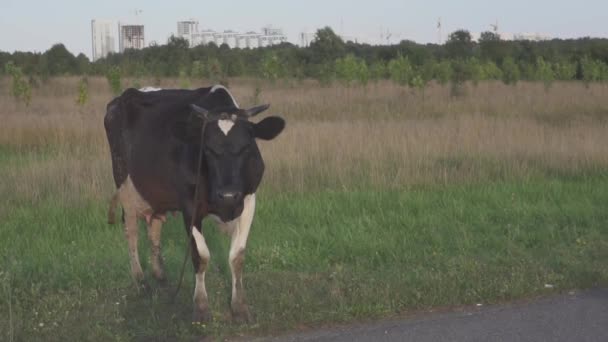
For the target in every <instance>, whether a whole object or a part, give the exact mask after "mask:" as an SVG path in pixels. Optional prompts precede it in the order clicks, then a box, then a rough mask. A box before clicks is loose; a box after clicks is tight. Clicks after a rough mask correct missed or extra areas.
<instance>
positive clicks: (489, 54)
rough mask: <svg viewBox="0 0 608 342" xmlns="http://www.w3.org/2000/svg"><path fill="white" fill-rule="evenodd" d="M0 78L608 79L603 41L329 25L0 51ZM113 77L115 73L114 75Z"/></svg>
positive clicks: (416, 83)
mask: <svg viewBox="0 0 608 342" xmlns="http://www.w3.org/2000/svg"><path fill="white" fill-rule="evenodd" d="M0 65H2V66H5V67H4V68H1V69H0V73H3V74H5V75H14V74H15V73H16V72H21V73H22V74H24V75H27V76H28V77H29V79H30V81H31V80H34V81H35V79H36V78H38V79H40V80H42V81H45V80H46V79H48V78H49V77H52V76H62V75H83V76H95V75H98V76H106V77H108V79H109V80H111V79H116V78H119V77H120V76H123V77H131V78H134V79H139V78H143V77H147V78H149V77H153V78H157V79H160V78H163V77H180V78H181V79H188V80H189V79H197V78H206V79H212V80H217V81H222V80H225V79H226V78H228V77H240V76H246V77H259V78H264V79H269V80H275V79H282V78H296V79H304V78H314V79H317V80H319V82H321V83H331V82H333V81H339V82H343V83H345V84H349V85H351V84H365V83H367V82H369V81H374V80H380V79H391V80H393V81H395V82H397V83H399V84H403V85H409V86H412V87H423V86H424V85H425V84H426V83H428V82H429V81H431V80H435V81H437V82H440V83H447V82H452V83H453V84H460V83H463V82H466V81H473V82H477V81H480V80H502V81H503V82H505V83H507V84H513V83H516V82H518V81H519V80H535V81H536V80H538V81H543V82H545V83H546V84H547V85H550V83H551V82H553V81H555V80H582V81H585V82H595V81H607V80H608V39H593V38H580V39H569V40H561V39H553V40H548V41H538V42H536V41H506V40H502V39H501V38H500V36H499V35H498V34H496V33H493V32H484V33H482V34H481V36H480V39H479V40H478V41H474V40H473V39H472V38H471V34H470V33H469V32H468V31H466V30H458V31H455V32H453V33H451V34H450V35H449V38H448V39H447V41H446V42H445V44H441V45H439V44H418V43H415V42H412V41H407V40H403V41H401V42H400V43H399V44H396V45H384V46H376V45H369V44H360V43H356V42H352V41H348V42H345V41H343V40H342V39H341V38H340V37H339V36H338V35H337V34H335V33H334V32H333V30H332V29H331V28H329V27H325V28H323V29H320V30H318V31H317V33H316V37H315V39H314V41H313V42H312V43H311V44H310V46H309V47H297V46H295V45H293V44H290V43H283V44H280V45H275V46H270V47H264V48H257V49H239V48H234V49H231V48H229V47H228V46H227V45H226V44H222V45H220V46H217V45H215V44H208V45H200V46H196V47H192V48H190V47H189V46H188V42H187V41H186V40H184V39H181V38H176V37H171V38H170V39H169V40H168V42H167V44H165V45H156V46H150V47H147V48H144V49H142V50H126V51H125V52H124V53H113V54H110V55H109V56H107V57H106V58H103V59H100V60H98V61H95V62H91V61H89V59H88V58H87V57H86V56H85V55H84V54H82V53H81V54H79V55H77V56H74V55H73V54H72V53H70V52H69V51H68V50H67V49H66V48H65V46H63V45H62V44H56V45H54V46H52V47H51V48H50V49H49V50H47V51H46V52H44V53H34V52H14V53H12V54H11V53H7V52H1V51H0ZM117 74H118V75H117Z"/></svg>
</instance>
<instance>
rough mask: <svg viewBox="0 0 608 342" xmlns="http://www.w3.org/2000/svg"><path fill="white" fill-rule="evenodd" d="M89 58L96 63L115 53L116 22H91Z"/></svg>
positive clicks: (96, 20) (94, 20) (95, 20)
mask: <svg viewBox="0 0 608 342" xmlns="http://www.w3.org/2000/svg"><path fill="white" fill-rule="evenodd" d="M91 42H92V45H93V51H92V54H91V58H92V60H93V61H96V60H98V59H100V58H104V57H106V56H107V55H108V54H109V53H113V52H116V22H114V21H112V20H98V19H93V20H91Z"/></svg>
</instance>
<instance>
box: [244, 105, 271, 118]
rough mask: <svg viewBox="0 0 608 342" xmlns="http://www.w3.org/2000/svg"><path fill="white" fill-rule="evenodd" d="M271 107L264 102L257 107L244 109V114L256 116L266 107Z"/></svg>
mask: <svg viewBox="0 0 608 342" xmlns="http://www.w3.org/2000/svg"><path fill="white" fill-rule="evenodd" d="M268 108H270V104H263V105H260V106H255V107H251V108H249V109H245V110H244V111H243V114H244V115H245V116H249V117H251V116H256V115H258V114H260V113H261V112H263V111H265V110H266V109H268Z"/></svg>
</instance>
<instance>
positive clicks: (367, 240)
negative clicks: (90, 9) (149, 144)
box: [0, 79, 608, 341]
mask: <svg viewBox="0 0 608 342" xmlns="http://www.w3.org/2000/svg"><path fill="white" fill-rule="evenodd" d="M1 82H6V81H5V80H4V81H0V83H1ZM50 82H51V84H50V85H47V86H44V87H41V88H39V89H35V90H34V93H33V101H32V105H31V106H30V107H27V108H26V107H22V106H20V105H17V104H15V103H14V102H13V100H12V99H10V98H9V97H8V96H7V95H5V94H0V120H1V121H2V125H1V126H0V180H1V181H0V194H2V195H3V199H2V201H3V202H2V203H3V204H2V205H1V206H0V340H9V341H10V340H14V341H32V340H49V341H54V340H61V341H63V340H128V341H130V340H141V341H149V340H193V339H197V338H200V337H204V336H214V337H216V338H217V339H222V338H225V337H230V336H235V335H241V334H245V335H251V334H255V335H264V334H268V333H274V332H277V331H284V330H289V329H293V328H301V327H306V326H310V327H314V326H318V325H324V324H331V323H334V322H348V321H353V320H361V319H373V318H381V317H387V316H393V315H399V314H402V313H407V312H411V311H415V310H419V309H428V308H435V307H444V306H452V305H463V304H471V303H480V302H481V303H495V302H501V301H507V300H511V299H515V298H524V297H529V296H535V295H542V294H546V293H551V292H555V291H563V290H566V289H571V288H586V287H591V286H607V285H608V267H607V266H606V264H605V260H608V230H607V229H606V226H607V225H608V212H607V211H606V210H605V203H608V173H607V172H606V171H608V135H606V134H605V132H606V130H607V129H608V127H607V126H608V121H607V120H606V118H608V116H607V115H608V111H606V108H608V97H606V96H604V95H605V93H606V89H608V88H606V85H601V84H597V85H592V86H591V87H590V88H589V89H586V88H585V87H584V86H582V85H580V84H575V83H556V84H555V85H554V86H553V87H552V88H551V89H549V90H548V91H546V90H545V89H544V87H543V86H542V85H537V84H531V83H521V84H520V85H518V86H517V87H506V86H503V85H500V84H497V83H481V84H480V85H479V86H478V87H472V86H469V88H468V89H467V92H466V95H465V96H463V97H459V98H450V97H449V87H441V86H438V85H432V86H431V87H430V88H429V89H428V90H427V92H426V94H425V97H426V102H425V103H424V104H423V103H421V98H420V97H419V96H418V94H416V93H413V92H411V91H410V90H409V89H407V88H401V87H398V86H395V85H392V84H389V83H379V84H374V85H370V86H368V87H367V88H345V87H341V86H331V87H329V88H323V89H319V88H317V87H315V86H313V85H311V84H309V83H307V82H304V83H302V84H298V85H293V84H285V83H281V82H279V83H277V84H263V85H262V93H261V94H260V97H261V98H262V100H263V101H268V102H271V103H272V104H273V108H275V110H276V111H277V112H283V113H285V117H286V119H287V122H288V127H287V130H286V131H285V133H284V134H283V135H282V136H280V137H279V138H278V139H277V141H274V142H268V143H261V149H262V152H263V154H264V156H265V160H266V165H267V172H266V175H265V178H264V181H263V184H262V189H261V191H260V192H259V194H258V199H259V201H258V206H257V212H256V218H255V220H254V226H253V228H252V233H251V235H250V240H249V243H248V249H247V258H246V266H245V273H244V276H245V287H246V289H247V294H248V299H249V303H250V306H251V308H252V311H253V313H254V314H255V315H256V323H255V324H252V325H246V326H237V325H233V324H232V323H230V319H229V317H230V313H229V299H230V298H229V296H230V277H229V273H230V272H229V270H228V266H227V260H226V259H227V254H228V239H227V237H225V236H223V235H222V234H220V233H219V232H218V231H217V230H216V229H215V228H214V227H213V226H212V225H211V224H207V226H206V227H205V229H204V234H205V238H206V240H207V242H208V244H209V245H210V249H211V263H212V266H211V270H210V272H209V274H208V277H207V289H208V292H209V295H210V301H211V306H212V311H213V313H214V315H215V317H214V318H215V320H214V322H213V323H211V324H209V325H206V326H202V325H192V324H191V322H190V314H191V309H192V303H191V295H192V292H193V285H194V282H193V274H192V270H191V267H190V266H189V265H188V266H187V268H186V278H185V282H184V288H183V289H182V291H181V293H180V295H179V296H178V298H177V299H176V301H175V303H170V302H169V299H170V293H171V291H172V290H173V288H174V286H175V285H176V284H177V278H178V275H179V271H180V267H181V263H182V261H183V257H184V253H185V245H186V244H185V234H184V228H183V227H182V224H181V219H179V218H172V219H170V221H169V222H168V223H167V224H166V225H165V228H164V231H163V246H164V248H163V252H164V256H165V262H166V266H167V271H168V276H169V283H170V287H169V288H162V287H159V286H158V285H156V283H155V282H154V280H153V279H152V277H151V276H150V275H149V270H150V266H149V265H148V264H147V263H146V261H147V260H148V258H149V253H148V242H147V241H146V238H145V235H146V234H145V230H144V229H143V227H142V229H140V253H141V256H142V258H141V259H142V262H143V263H144V269H145V270H147V271H148V272H147V274H148V280H149V281H150V284H151V289H150V290H149V291H139V290H138V289H137V288H136V287H134V286H133V284H132V282H131V280H130V273H129V269H128V267H129V266H128V256H127V248H126V241H125V239H124V236H123V231H122V227H120V226H118V225H117V226H109V225H107V224H106V210H107V204H108V202H107V200H108V199H109V196H110V194H111V193H112V191H113V183H112V181H111V168H110V162H109V152H108V149H107V143H106V141H105V136H104V132H103V128H102V127H103V124H102V117H103V114H104V113H103V110H104V106H105V103H106V102H107V101H108V100H109V98H110V94H109V90H108V89H107V88H106V85H105V83H103V82H104V81H103V80H100V79H90V80H89V82H90V89H94V90H95V91H92V92H91V94H90V95H91V96H90V98H91V102H90V103H89V104H87V105H86V106H85V107H84V108H77V107H76V105H75V104H74V99H75V94H77V92H76V89H77V80H75V79H54V80H51V81H50ZM163 82H164V83H166V84H163V86H171V84H172V82H173V83H174V82H175V80H163ZM231 83H233V89H234V92H235V93H236V96H237V99H242V100H241V102H245V103H246V104H247V101H248V98H249V97H250V96H251V94H253V89H254V87H255V86H256V83H254V82H253V81H250V80H233V81H232V82H231ZM4 84H6V83H4ZM2 89H4V87H2ZM545 284H552V285H554V288H545Z"/></svg>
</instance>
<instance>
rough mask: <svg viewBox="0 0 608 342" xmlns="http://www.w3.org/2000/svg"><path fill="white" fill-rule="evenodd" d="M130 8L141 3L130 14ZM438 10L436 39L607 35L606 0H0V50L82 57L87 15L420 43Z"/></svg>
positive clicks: (160, 26) (154, 35)
mask: <svg viewBox="0 0 608 342" xmlns="http://www.w3.org/2000/svg"><path fill="white" fill-rule="evenodd" d="M135 9H140V10H142V13H141V14H139V15H138V16H137V17H136V16H135V14H134V12H135ZM439 17H441V18H442V23H443V25H442V26H443V29H442V31H443V36H444V39H445V36H447V34H448V33H449V32H452V31H454V30H456V29H460V28H464V29H468V30H469V31H471V32H482V31H487V30H490V29H491V28H490V24H491V23H495V22H496V21H498V25H499V31H502V32H506V33H540V34H543V35H547V36H551V37H557V38H574V37H583V36H591V37H608V1H607V0H580V1H563V0H553V1H550V0H503V1H491V0H485V1H484V0H460V1H448V0H426V1H404V0H401V1H396V0H375V1H369V0H366V1H359V0H351V1H347V0H298V1H288V0H282V1H279V0H258V1H244V0H235V1H226V0H224V1H221V0H214V1H204V0H199V1H195V0H176V1H168V0H165V1H156V0H148V1H145V0H133V1H129V0H98V1H85V0H48V1H41V0H38V1H36V0H29V1H25V0H0V50H2V51H9V52H13V51H15V50H20V51H39V52H42V51H45V50H47V49H48V48H49V47H51V45H53V44H55V43H59V42H61V43H64V44H65V45H66V47H67V48H68V49H69V50H70V51H71V52H72V53H74V54H78V53H80V52H83V53H84V54H86V55H87V56H89V58H90V56H91V19H112V20H116V21H118V20H121V21H124V22H129V23H132V22H135V21H137V22H138V23H140V24H144V25H145V33H146V44H147V43H148V42H150V41H152V40H155V41H157V42H159V43H165V42H166V40H167V38H168V37H169V35H171V33H174V32H175V31H176V30H177V27H176V26H177V24H176V23H177V21H179V20H185V19H189V18H194V19H197V20H198V21H199V22H200V28H201V29H203V28H209V29H212V30H215V31H224V30H228V29H231V30H235V31H259V30H260V28H261V27H263V26H266V25H272V26H273V27H278V28H282V29H283V30H284V32H285V33H286V34H287V37H288V38H289V41H290V42H292V43H294V44H297V43H299V33H300V32H303V31H305V32H314V31H315V30H316V29H317V28H320V27H323V26H331V27H332V28H333V29H334V30H335V31H336V32H337V33H339V34H342V35H345V36H350V37H354V38H357V40H358V41H361V42H369V43H378V42H379V41H380V37H381V32H383V33H384V36H385V37H386V32H390V33H391V39H390V42H391V43H397V42H399V41H400V40H402V39H409V40H414V41H416V42H422V43H424V42H436V41H437V39H438V38H437V19H438V18H439Z"/></svg>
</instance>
